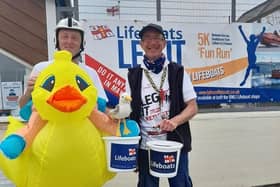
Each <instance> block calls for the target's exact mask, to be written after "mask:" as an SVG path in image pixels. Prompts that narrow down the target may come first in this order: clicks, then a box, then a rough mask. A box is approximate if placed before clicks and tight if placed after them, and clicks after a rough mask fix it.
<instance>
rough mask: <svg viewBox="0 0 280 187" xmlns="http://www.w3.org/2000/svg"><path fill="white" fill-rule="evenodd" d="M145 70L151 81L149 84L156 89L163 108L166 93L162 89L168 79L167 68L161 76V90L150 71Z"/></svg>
mask: <svg viewBox="0 0 280 187" xmlns="http://www.w3.org/2000/svg"><path fill="white" fill-rule="evenodd" d="M143 70H144V73H145V75H146V77H147V79H148V80H149V82H150V83H151V85H152V87H153V88H154V90H155V91H156V92H157V93H158V94H159V106H160V107H161V104H162V102H163V100H164V91H163V90H162V87H163V83H164V81H165V78H166V72H167V67H165V68H164V69H163V72H162V75H161V80H160V86H159V88H158V87H157V86H156V84H155V83H154V81H153V79H152V78H151V76H150V74H149V72H148V70H146V69H143Z"/></svg>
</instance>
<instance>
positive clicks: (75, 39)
mask: <svg viewBox="0 0 280 187" xmlns="http://www.w3.org/2000/svg"><path fill="white" fill-rule="evenodd" d="M84 43H85V42H84V29H83V27H82V26H81V23H80V22H78V21H77V20H75V19H73V18H64V19H61V20H60V21H59V22H58V24H57V26H56V29H55V47H56V49H57V50H67V51H69V52H71V53H72V56H73V57H72V60H73V62H75V63H76V64H78V65H79V66H80V67H81V68H82V69H84V70H85V71H86V72H87V73H88V74H89V75H90V77H91V78H92V81H93V82H94V84H95V86H96V88H97V89H98V97H99V98H101V101H100V100H99V101H100V102H102V101H103V104H104V102H106V101H108V99H107V96H106V93H105V91H104V89H103V87H102V84H101V81H100V79H99V78H98V75H97V73H96V72H95V71H94V70H93V69H92V68H90V67H88V66H87V65H86V64H84V63H81V62H80V59H81V52H82V51H83V50H84ZM52 62H53V61H52V60H51V61H44V62H40V63H38V64H36V65H35V66H34V67H33V69H32V71H31V74H30V77H29V80H28V82H27V88H26V90H25V92H24V94H23V95H22V96H21V97H20V99H19V106H20V108H21V111H20V112H22V113H21V116H22V117H23V118H27V117H25V115H26V114H24V113H25V111H24V110H22V107H24V106H25V105H26V104H27V103H28V102H29V101H30V100H31V92H32V91H33V88H34V84H35V81H36V78H37V76H38V74H39V73H40V72H41V71H42V70H43V69H45V68H46V67H47V66H48V65H49V64H51V63H52ZM102 110H104V107H103V109H102ZM27 116H28V114H27Z"/></svg>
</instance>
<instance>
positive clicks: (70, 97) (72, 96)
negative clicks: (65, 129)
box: [47, 86, 87, 112]
mask: <svg viewBox="0 0 280 187" xmlns="http://www.w3.org/2000/svg"><path fill="white" fill-rule="evenodd" d="M86 102H87V99H86V98H85V97H83V96H82V95H81V94H80V92H78V91H77V90H76V89H75V88H74V87H72V86H65V87H63V88H61V89H59V90H57V91H56V92H55V93H54V94H53V95H51V96H50V97H49V99H48V100H47V103H48V104H50V105H51V106H53V107H54V108H56V109H58V110H60V111H62V112H73V111H75V110H78V109H79V108H80V107H81V106H82V105H83V104H85V103H86Z"/></svg>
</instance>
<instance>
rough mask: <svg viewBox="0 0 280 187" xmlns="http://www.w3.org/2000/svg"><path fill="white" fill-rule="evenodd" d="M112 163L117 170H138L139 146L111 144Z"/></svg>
mask: <svg viewBox="0 0 280 187" xmlns="http://www.w3.org/2000/svg"><path fill="white" fill-rule="evenodd" d="M111 146H112V147H111V163H110V166H111V167H112V168H115V169H134V168H136V160H137V159H136V155H137V154H136V153H137V149H138V144H115V143H112V144H111Z"/></svg>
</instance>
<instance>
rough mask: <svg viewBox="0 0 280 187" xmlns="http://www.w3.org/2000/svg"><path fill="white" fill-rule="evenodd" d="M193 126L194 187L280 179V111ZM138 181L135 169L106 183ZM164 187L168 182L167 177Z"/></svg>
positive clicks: (197, 121) (120, 185)
mask: <svg viewBox="0 0 280 187" xmlns="http://www.w3.org/2000/svg"><path fill="white" fill-rule="evenodd" d="M191 130H192V133H193V150H192V152H191V154H190V172H191V176H192V179H193V182H194V187H252V186H259V185H265V184H275V183H280V149H279V147H280V111H279V112H278V111H269V112H260V111H257V112H230V113H227V112H223V113H200V114H198V115H197V116H196V117H195V118H194V119H193V120H192V121H191ZM136 181H137V176H136V174H135V173H133V172H130V173H119V174H118V175H117V176H116V177H115V178H114V179H113V180H111V181H109V182H108V183H107V184H106V185H105V187H124V186H125V187H134V186H136ZM7 182H8V181H7V180H5V179H3V178H0V186H1V187H8V186H9V187H10V186H11V185H8V184H5V183H7ZM160 186H162V187H165V186H168V185H167V180H166V179H163V180H162V182H161V185H160ZM277 186H278V185H277Z"/></svg>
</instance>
